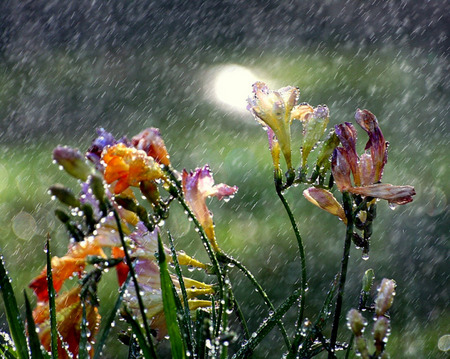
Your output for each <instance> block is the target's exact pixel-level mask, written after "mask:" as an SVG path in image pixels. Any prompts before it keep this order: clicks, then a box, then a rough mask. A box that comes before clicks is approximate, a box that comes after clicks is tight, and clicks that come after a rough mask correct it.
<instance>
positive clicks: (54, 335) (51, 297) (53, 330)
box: [46, 235, 58, 359]
mask: <svg viewBox="0 0 450 359" xmlns="http://www.w3.org/2000/svg"><path fill="white" fill-rule="evenodd" d="M46 252H47V287H48V305H49V313H50V335H51V341H50V348H51V351H52V358H54V359H57V358H58V329H57V322H56V304H55V296H56V293H55V288H54V287H53V276H52V258H51V251H50V235H47V245H46Z"/></svg>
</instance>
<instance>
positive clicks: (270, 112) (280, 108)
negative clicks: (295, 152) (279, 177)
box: [248, 82, 300, 169]
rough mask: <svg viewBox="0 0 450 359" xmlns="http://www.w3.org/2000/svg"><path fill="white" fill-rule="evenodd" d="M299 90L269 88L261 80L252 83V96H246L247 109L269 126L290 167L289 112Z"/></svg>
mask: <svg viewBox="0 0 450 359" xmlns="http://www.w3.org/2000/svg"><path fill="white" fill-rule="evenodd" d="M299 96H300V91H299V89H298V88H296V87H292V86H289V87H283V88H281V89H279V90H278V91H272V90H270V89H269V88H268V87H267V85H266V84H265V83H263V82H256V83H255V84H254V85H253V96H252V97H249V98H248V109H249V110H250V112H251V113H252V114H253V115H254V116H255V118H256V119H257V120H258V121H259V122H260V123H261V124H262V125H263V127H267V126H268V127H270V128H271V129H272V131H273V133H274V134H275V136H276V138H277V140H278V143H279V145H280V147H281V151H282V152H283V155H284V158H285V160H286V164H287V166H288V168H289V169H291V168H292V161H291V123H292V120H293V119H294V117H292V116H291V112H292V110H293V108H294V106H296V105H297V104H298V100H299Z"/></svg>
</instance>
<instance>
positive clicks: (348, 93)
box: [0, 0, 450, 358]
mask: <svg viewBox="0 0 450 359" xmlns="http://www.w3.org/2000/svg"><path fill="white" fill-rule="evenodd" d="M449 36H450V2H448V1H442V2H434V1H426V2H416V1H413V0H402V1H376V0H373V1H368V2H361V1H356V0H337V1H328V0H323V1H319V0H307V1H283V2H278V1H262V2H251V1H248V2H244V1H238V0H229V1H219V0H211V1H204V2H189V1H181V0H174V1H162V0H160V1H144V0H135V1H132V2H129V1H126V0H118V1H96V0H89V1H88V0H80V1H67V2H61V1H55V0H50V1H43V0H24V1H8V0H7V1H2V2H0V151H1V152H0V153H1V155H0V211H1V212H0V213H2V215H1V216H0V234H1V235H0V249H1V254H2V255H3V257H4V258H5V263H6V266H7V268H8V271H9V274H10V275H11V278H12V280H13V283H12V284H13V287H14V289H15V292H16V293H22V290H23V289H24V288H27V286H28V284H29V282H30V281H31V280H32V279H33V278H34V277H35V276H36V275H37V274H38V273H39V271H40V270H41V269H42V267H43V266H44V263H45V253H44V244H45V240H46V236H47V233H49V234H50V235H51V237H52V238H53V249H52V250H53V254H55V255H58V256H62V255H64V253H65V251H66V249H67V243H68V240H69V237H68V235H67V233H66V231H65V229H64V227H63V226H62V224H61V223H60V222H59V221H58V219H57V218H56V217H55V215H54V210H55V209H56V208H58V206H57V203H56V201H52V199H51V196H50V195H49V193H48V188H49V187H50V186H51V185H53V184H55V183H63V184H64V185H67V186H69V187H70V186H71V187H72V188H76V186H77V181H76V180H74V179H73V178H69V177H68V176H66V175H65V174H64V173H63V171H60V170H59V169H58V166H57V165H56V164H54V163H52V157H51V153H52V150H53V148H55V147H56V146H57V145H59V144H62V145H69V146H72V147H76V148H79V149H80V151H81V152H85V151H86V150H87V149H88V147H89V146H90V144H91V142H92V140H93V139H94V138H95V137H96V132H95V131H96V129H97V128H99V127H103V128H105V129H106V130H107V131H109V132H111V133H112V134H113V135H114V136H116V138H120V137H122V136H127V137H128V138H131V137H133V136H134V135H136V134H138V133H139V132H141V131H142V130H143V129H145V128H148V127H157V128H159V129H160V131H161V134H162V137H163V138H164V142H165V143H166V146H167V149H168V151H169V153H170V159H171V161H172V163H173V166H174V167H175V168H177V169H179V170H180V171H181V170H183V169H184V168H186V169H187V170H188V171H189V170H193V169H195V168H196V167H202V166H204V165H205V164H209V166H210V167H211V170H212V171H213V173H214V178H215V179H216V182H217V183H222V182H223V183H227V184H229V185H236V186H238V187H239V192H237V194H236V195H235V196H234V198H232V199H231V200H230V201H229V202H223V201H211V202H208V206H210V207H209V208H210V210H211V211H212V212H213V213H214V222H215V230H216V232H217V238H218V241H219V242H220V244H221V246H222V247H223V249H224V250H225V251H227V252H228V253H230V254H232V255H233V256H234V257H236V258H239V260H241V261H242V262H243V263H244V264H245V265H246V266H247V267H248V268H249V269H250V270H251V271H252V272H253V273H254V274H255V276H256V277H257V278H258V280H260V282H261V283H262V284H263V286H264V287H265V288H266V290H267V292H268V295H269V297H270V298H271V299H272V301H273V302H274V304H275V305H279V304H281V303H282V302H283V300H284V299H285V298H286V297H287V296H289V295H290V294H291V293H292V291H293V288H294V287H295V286H296V285H298V283H299V281H300V260H299V256H298V254H297V247H296V242H295V237H294V234H293V233H292V229H291V227H290V224H289V221H288V219H287V217H286V216H285V214H284V212H283V208H282V206H281V203H280V202H279V200H278V198H277V195H276V192H275V190H274V187H273V173H272V158H271V155H270V151H269V150H268V145H267V135H266V133H265V131H263V130H262V129H261V126H260V124H258V123H257V122H256V121H255V120H254V118H253V116H252V115H251V114H250V112H248V111H247V109H246V107H247V102H246V100H247V97H248V96H249V95H250V93H251V91H252V84H253V83H254V82H256V81H264V82H266V83H267V84H269V86H270V87H271V88H273V89H278V88H282V87H284V86H289V85H291V86H297V87H299V89H300V102H308V103H309V104H311V105H313V106H317V105H320V104H326V105H327V106H328V108H329V109H330V124H329V125H328V128H331V127H332V126H334V125H336V124H338V123H343V122H345V121H347V122H352V121H353V122H354V113H355V110H356V109H357V108H361V109H363V108H367V109H369V110H370V111H371V112H373V113H374V114H375V115H376V116H377V118H378V120H379V122H380V126H381V128H382V129H383V134H384V136H385V138H386V140H387V141H389V159H388V162H387V165H386V168H385V173H384V176H383V182H385V183H392V184H395V185H404V184H408V185H412V186H414V187H415V189H416V192H417V195H416V197H415V198H414V201H413V202H412V203H411V204H408V205H407V206H398V207H396V208H395V209H394V210H391V209H390V208H389V207H388V205H387V203H383V202H380V203H379V205H378V213H377V219H376V222H375V224H374V230H373V236H372V238H371V242H370V257H369V258H368V259H367V260H364V259H363V258H362V256H361V251H360V250H358V249H355V248H354V246H353V247H352V249H351V254H350V264H349V273H348V282H347V292H346V297H345V301H344V309H346V310H348V309H350V308H351V307H352V306H355V305H357V296H358V295H359V290H360V282H361V278H362V274H363V273H364V271H365V270H367V269H369V268H373V269H374V271H375V275H376V281H378V282H377V283H379V281H381V279H382V278H393V279H395V280H396V282H397V295H396V297H395V302H394V305H393V307H392V309H391V318H392V333H391V336H390V338H389V343H388V346H387V348H388V352H390V353H391V357H393V358H397V357H404V358H444V357H446V355H448V335H449V334H450V333H449V324H450V315H449V308H448V303H449V302H450V293H449V291H448V289H447V288H448V287H447V285H448V278H449V274H450V272H449V266H448V259H449V258H448V257H449V246H448V239H449V238H448V234H449V212H448V196H449V193H450V185H449V183H450V182H449V181H448V178H449V176H450V173H449V163H450V160H449V157H448V148H449V136H448V134H449V121H448V118H449V115H450V109H449V103H450V101H449V100H450V96H449V95H450V78H449V77H450V63H449V49H450V38H449ZM291 132H292V138H293V143H292V149H293V160H294V163H295V165H296V166H298V163H299V161H300V157H301V156H300V152H299V149H300V146H301V141H300V139H301V132H302V128H301V124H300V123H293V125H292V129H291ZM364 135H365V134H364ZM359 136H360V137H361V138H362V137H363V134H362V133H361V132H360V135H359ZM363 143H365V141H364V140H363V139H360V140H359V141H358V144H359V147H358V150H360V151H362V150H363V147H362V146H363ZM303 189H304V188H303V187H302V186H299V187H298V188H292V189H291V191H289V193H286V198H287V199H288V201H289V203H290V204H291V206H292V208H293V211H294V215H295V217H296V219H297V221H298V225H299V228H300V232H301V234H302V236H303V238H304V241H305V249H306V253H307V261H308V266H309V277H308V307H307V308H306V309H305V313H306V316H307V317H310V316H313V315H314V313H316V312H317V311H318V310H319V309H320V308H321V305H322V302H323V298H324V296H325V293H326V290H327V288H328V287H329V284H330V282H331V281H332V280H333V277H334V275H335V274H336V273H337V272H338V270H339V266H340V256H341V251H342V245H343V244H342V243H343V240H344V236H345V232H344V229H343V228H344V227H343V226H342V225H340V223H339V220H338V219H335V218H331V219H330V218H329V216H326V215H324V214H323V213H322V212H321V211H320V209H318V208H316V207H314V208H313V206H311V205H310V203H308V202H307V201H306V200H305V199H304V197H303V196H302V191H303ZM166 226H167V227H169V228H170V230H171V232H172V235H173V236H174V238H175V239H176V246H177V249H180V250H181V249H182V250H184V251H186V252H187V253H191V254H195V256H196V258H198V259H199V260H204V261H207V260H208V258H207V256H206V254H205V251H204V249H203V245H202V243H201V242H200V241H199V239H198V235H197V234H196V232H195V231H194V226H193V224H192V223H191V222H189V221H188V219H187V218H186V216H185V213H184V211H183V209H182V208H180V207H176V206H173V209H172V211H171V215H170V217H169V218H168V219H167V220H166ZM196 274H197V273H196V272H194V274H193V275H196ZM108 275H109V277H108V278H107V279H106V281H107V283H113V281H114V279H115V278H114V273H108ZM198 275H199V278H200V280H204V279H205V278H203V277H202V276H201V273H198ZM206 278H207V277H206ZM74 280H76V279H74ZM231 280H232V282H233V287H234V289H235V295H236V297H237V298H238V299H239V298H244V299H245V300H246V302H245V307H244V308H243V310H244V312H245V314H246V316H247V317H250V318H254V320H252V322H251V323H250V324H249V325H250V330H256V329H257V327H258V326H257V324H258V323H259V322H260V321H261V320H263V319H264V318H265V316H266V315H267V313H265V312H264V309H265V307H264V304H263V303H262V302H261V300H260V298H259V297H258V295H257V294H256V293H254V290H253V289H250V287H249V286H248V283H247V282H246V279H245V278H243V277H242V276H239V275H238V274H235V273H234V272H233V273H232V275H231ZM108 285H109V284H108ZM110 285H112V284H110ZM105 288H107V284H105V285H104V289H105ZM104 292H105V294H104V297H101V303H102V305H104V308H106V309H107V308H108V306H111V305H112V302H113V300H114V295H115V294H116V291H115V292H107V291H106V290H104ZM18 297H19V299H18V300H19V304H20V305H23V299H22V298H21V296H20V295H19V296H18ZM352 301H353V302H352ZM106 309H105V310H106ZM104 313H105V312H104ZM295 317H296V313H295V310H291V311H289V312H288V313H287V314H286V316H285V319H286V320H287V321H291V322H294V321H295ZM116 324H117V325H116V326H115V328H114V330H115V331H113V333H115V335H117V333H118V332H119V330H120V327H121V324H123V323H119V322H117V323H116ZM118 327H119V329H118ZM0 330H1V331H6V330H7V323H6V316H5V314H4V311H3V308H2V306H1V305H0ZM236 330H238V327H236ZM445 343H447V344H445ZM282 344H283V343H282V341H281V340H280V337H279V333H277V332H276V330H273V331H272V332H271V333H270V334H269V336H268V339H267V340H265V341H263V343H261V345H260V346H259V347H258V349H257V350H256V351H255V353H254V356H253V357H254V358H273V357H281V353H282V349H283V348H282ZM231 346H232V343H231ZM445 348H447V349H445ZM108 349H109V350H111V352H110V353H120V355H126V347H125V346H124V345H121V344H120V343H118V342H117V340H115V339H114V340H111V341H110V343H109V344H108ZM105 350H106V349H105ZM163 350H164V349H163ZM166 350H169V349H166ZM445 350H447V352H445ZM117 355H119V354H117ZM105 357H107V356H106V352H105Z"/></svg>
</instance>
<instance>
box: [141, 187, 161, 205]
mask: <svg viewBox="0 0 450 359" xmlns="http://www.w3.org/2000/svg"><path fill="white" fill-rule="evenodd" d="M139 189H140V190H141V192H142V194H143V195H144V196H145V198H147V200H148V201H149V202H150V203H151V204H152V205H153V206H155V207H158V206H159V203H160V199H161V198H160V196H159V191H158V186H157V185H156V183H155V182H154V181H142V182H141V183H140V184H139Z"/></svg>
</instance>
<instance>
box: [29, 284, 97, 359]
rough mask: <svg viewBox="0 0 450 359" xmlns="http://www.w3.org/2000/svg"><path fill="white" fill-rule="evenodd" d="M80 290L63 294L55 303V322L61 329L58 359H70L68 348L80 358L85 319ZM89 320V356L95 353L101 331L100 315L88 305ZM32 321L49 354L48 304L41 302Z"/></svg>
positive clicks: (79, 288)
mask: <svg viewBox="0 0 450 359" xmlns="http://www.w3.org/2000/svg"><path fill="white" fill-rule="evenodd" d="M80 291H81V287H75V288H73V289H72V290H70V291H68V292H65V293H63V294H62V295H60V296H58V297H57V298H56V300H55V304H56V322H57V329H58V333H59V336H58V358H61V359H66V358H67V359H68V358H70V356H69V355H68V354H67V352H66V349H64V347H67V350H68V351H69V352H70V353H71V354H72V355H73V357H74V358H77V357H78V351H79V343H80V337H81V320H82V316H83V308H82V305H81V301H80ZM85 306H86V321H87V329H88V330H87V332H88V337H87V340H88V343H91V346H90V347H91V349H90V350H89V354H90V355H91V356H92V355H93V354H94V349H93V346H92V343H94V339H95V335H96V334H97V332H98V329H99V323H100V315H99V314H98V310H97V308H95V307H94V306H92V305H90V304H89V303H87V302H86V303H85ZM33 318H34V321H35V323H36V326H37V328H39V332H38V335H39V339H40V341H41V344H42V346H43V347H44V348H45V350H47V351H50V349H51V348H50V346H51V334H50V330H51V327H50V319H49V306H48V303H46V302H38V304H37V306H36V308H35V309H34V311H33Z"/></svg>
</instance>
